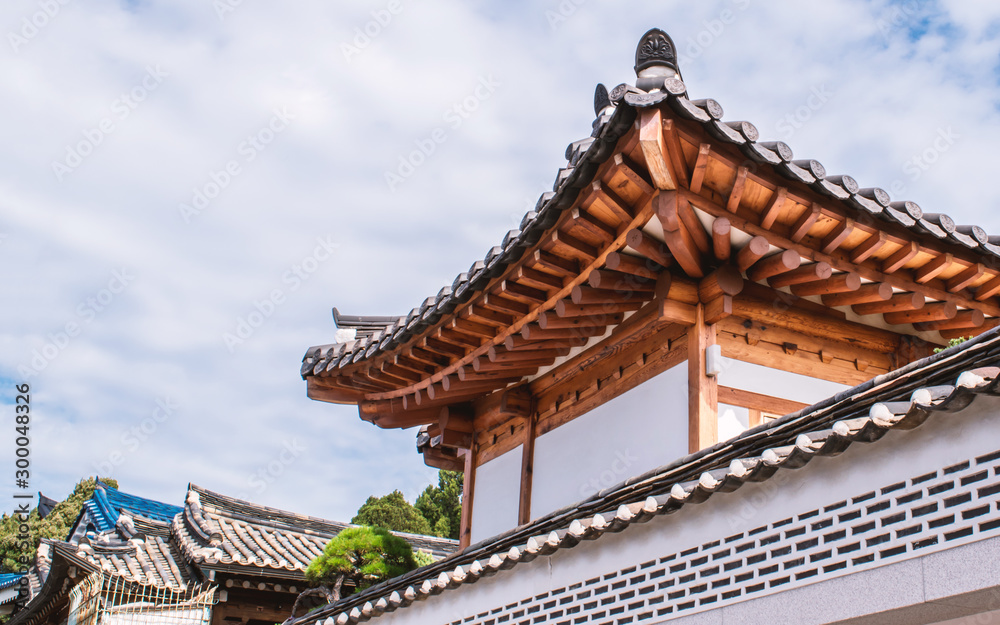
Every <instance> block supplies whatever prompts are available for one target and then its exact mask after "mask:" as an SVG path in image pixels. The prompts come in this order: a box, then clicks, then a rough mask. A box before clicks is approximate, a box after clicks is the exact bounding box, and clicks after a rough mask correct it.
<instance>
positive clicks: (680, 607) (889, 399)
mask: <svg viewBox="0 0 1000 625" xmlns="http://www.w3.org/2000/svg"><path fill="white" fill-rule="evenodd" d="M635 70H636V72H637V80H636V84H635V85H634V86H632V85H625V84H623V85H619V86H618V87H615V88H614V89H613V90H611V92H610V93H608V92H607V91H606V90H605V89H604V88H603V87H601V86H599V87H598V89H597V95H596V101H595V111H596V115H597V118H596V119H595V121H594V123H593V132H592V133H591V136H589V137H587V138H585V139H581V140H580V141H577V142H574V143H573V144H571V145H570V146H569V148H568V149H567V152H566V157H567V159H568V162H567V164H566V166H565V168H563V169H561V170H560V171H559V174H558V176H557V178H556V182H555V185H554V187H553V191H552V192H551V193H546V194H544V195H543V196H542V197H541V198H540V199H539V201H538V204H537V206H536V208H535V210H534V211H532V212H529V213H528V214H527V215H526V216H525V218H524V220H523V221H522V224H521V228H520V229H519V230H514V231H511V232H509V233H507V235H506V236H505V237H504V238H503V242H502V244H501V245H499V246H497V247H494V248H493V249H491V250H490V251H489V253H488V254H487V255H486V257H485V258H484V259H483V260H482V261H477V262H475V263H474V264H473V265H472V267H470V269H469V270H468V271H467V272H465V273H462V274H460V275H459V276H458V277H457V278H456V280H455V281H454V283H453V284H452V285H451V286H450V287H445V288H444V289H442V290H441V291H440V292H439V293H438V294H437V295H436V296H434V297H430V298H428V299H427V300H426V301H425V302H424V303H423V304H422V305H421V306H420V307H419V308H416V309H414V310H413V311H411V312H410V313H409V314H408V315H405V316H401V317H398V318H397V317H380V318H370V317H355V318H347V317H344V316H341V315H339V314H338V315H337V317H338V319H337V320H338V324H339V326H340V328H341V330H340V331H339V332H338V339H340V340H339V341H338V342H336V343H334V344H330V345H322V346H318V347H313V348H311V349H309V350H308V351H307V353H306V355H305V357H304V360H303V364H302V370H301V372H302V375H303V377H304V378H305V380H306V382H307V393H308V395H309V397H311V398H313V399H316V400H321V401H327V402H333V403H347V404H357V406H358V410H359V413H360V416H361V418H362V419H364V420H367V421H370V422H372V423H374V424H375V425H377V426H379V427H383V428H409V427H415V426H420V427H421V433H420V435H419V438H418V448H419V450H420V452H421V453H423V456H424V459H425V461H426V463H427V464H429V465H431V466H435V467H443V468H449V469H462V470H463V471H464V472H465V489H466V490H465V493H464V502H463V524H462V540H463V545H464V546H466V547H467V548H466V549H465V550H464V551H462V552H461V553H459V554H456V555H454V556H452V557H450V558H447V559H445V560H444V561H441V562H439V563H436V564H434V565H431V566H429V567H425V568H423V569H419V570H417V571H414V572H412V573H410V574H407V575H405V576H403V577H400V578H397V579H395V580H392V581H390V582H387V583H385V584H382V585H380V586H377V587H374V588H371V589H368V590H366V591H365V592H363V593H360V594H358V595H355V596H350V597H346V598H345V599H343V600H341V601H340V602H338V603H336V604H333V605H330V606H327V607H325V608H323V609H321V610H319V611H317V612H314V613H312V614H310V615H309V616H308V617H307V618H304V619H300V620H298V621H297V624H298V625H308V624H311V623H314V622H316V623H318V622H321V621H322V622H323V623H324V624H325V625H348V624H353V623H359V622H366V621H369V620H371V621H375V622H379V623H388V624H392V625H405V624H409V623H451V625H459V624H460V623H461V624H473V625H499V624H503V623H518V624H521V623H524V624H527V623H532V624H537V623H550V622H551V623H560V624H562V623H566V624H569V623H574V624H575V623H584V622H601V623H611V622H615V623H634V622H641V621H647V622H660V621H665V620H670V619H680V620H681V621H682V622H692V623H694V622H698V623H703V622H704V623H708V622H711V623H716V622H723V620H725V622H730V619H732V621H733V622H737V621H738V622H774V623H820V622H834V621H837V622H839V621H847V620H849V619H854V620H850V622H851V623H888V622H906V623H917V622H919V623H932V622H943V621H947V620H948V619H953V618H957V617H960V616H965V615H970V614H981V613H984V612H990V611H995V610H1000V587H998V584H1000V564H998V562H1000V559H998V558H997V555H998V554H1000V510H998V506H1000V503H998V501H1000V451H998V449H1000V442H998V441H1000V418H998V413H1000V403H998V400H997V399H995V398H994V396H995V395H996V394H997V376H998V372H1000V369H998V368H997V366H996V365H997V364H998V363H1000V335H998V334H997V333H995V332H990V333H988V334H987V335H985V336H983V337H981V338H980V339H973V340H972V341H969V342H968V343H966V344H965V345H963V346H961V347H955V348H951V349H948V350H946V351H944V352H943V353H940V354H937V355H933V354H932V352H933V350H934V348H935V347H938V346H945V345H947V343H948V340H949V339H952V338H957V337H968V336H976V335H979V334H981V333H983V332H985V331H986V330H987V329H989V328H991V327H993V326H995V325H996V323H997V321H996V320H997V317H998V315H1000V301H998V299H997V295H998V293H1000V269H998V267H1000V265H998V262H997V261H998V257H1000V241H998V240H997V239H996V238H995V237H992V236H989V235H987V233H986V232H985V231H984V230H983V229H982V228H980V227H977V226H960V225H956V223H955V222H954V221H953V220H952V219H951V218H950V217H948V216H947V215H945V214H942V213H930V212H924V211H923V210H922V209H921V208H920V207H919V206H918V205H917V204H915V203H913V202H909V201H894V200H893V199H892V198H890V197H889V195H888V193H886V192H885V191H883V190H882V189H879V188H875V187H870V188H862V187H861V186H860V185H859V184H858V183H857V182H856V181H855V180H854V179H853V178H851V177H850V176H847V175H829V174H828V173H827V172H826V171H825V169H824V168H823V166H822V165H821V164H820V163H819V162H818V161H815V160H811V159H796V158H795V157H794V156H793V154H792V150H791V148H790V147H789V146H787V145H786V144H784V143H782V142H766V141H759V140H758V133H757V129H756V128H755V127H754V126H753V125H752V124H750V123H748V122H743V121H727V120H725V118H724V116H723V110H722V107H721V106H720V105H719V103H718V102H716V101H714V100H711V99H694V98H692V97H690V96H689V95H688V93H687V89H686V87H685V85H684V83H683V82H682V80H681V75H680V69H679V68H678V66H677V62H676V56H675V48H674V45H673V42H672V41H671V39H670V37H669V36H668V35H667V34H666V33H664V32H663V31H660V30H651V31H650V32H649V33H647V34H646V35H645V36H644V37H643V39H642V40H641V42H640V45H639V47H638V49H637V51H636V58H635ZM352 330H355V334H354V336H351V334H352V332H351V331H352ZM345 339H346V340H345ZM918 426H919V427H918ZM720 433H721V434H722V435H721V436H720ZM876 441H877V442H876ZM856 443H873V445H872V446H869V445H864V444H861V445H859V444H856ZM792 469H796V470H795V471H792ZM713 495H714V496H713ZM691 504H695V505H691ZM470 545H471V546H470ZM508 569H509V570H508ZM435 595H440V596H435ZM422 599H427V600H426V601H420V600H422ZM845 599H846V600H845Z"/></svg>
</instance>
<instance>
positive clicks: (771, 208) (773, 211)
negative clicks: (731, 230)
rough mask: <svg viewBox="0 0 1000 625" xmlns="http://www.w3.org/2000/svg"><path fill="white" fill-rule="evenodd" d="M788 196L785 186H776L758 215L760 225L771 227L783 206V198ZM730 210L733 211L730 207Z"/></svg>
mask: <svg viewBox="0 0 1000 625" xmlns="http://www.w3.org/2000/svg"><path fill="white" fill-rule="evenodd" d="M787 198H788V189H786V188H785V187H778V189H777V191H775V192H774V193H773V194H772V195H771V201H770V202H768V203H767V207H766V208H765V209H764V212H763V213H761V215H760V227H761V228H767V229H768V230H770V229H771V226H773V225H774V220H775V219H777V218H778V215H780V214H781V209H783V208H784V207H785V200H786V199H787ZM727 208H728V207H727ZM730 211H731V212H735V211H733V210H732V209H730Z"/></svg>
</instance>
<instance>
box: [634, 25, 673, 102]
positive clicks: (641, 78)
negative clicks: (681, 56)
mask: <svg viewBox="0 0 1000 625" xmlns="http://www.w3.org/2000/svg"><path fill="white" fill-rule="evenodd" d="M635 74H636V76H637V77H638V80H637V81H636V85H635V86H636V87H638V88H639V89H642V90H643V91H649V90H650V89H658V88H660V87H661V86H662V85H663V80H664V79H665V78H680V77H681V70H680V68H679V67H678V66H677V46H675V45H674V40H673V39H671V38H670V35H668V34H667V33H665V32H664V31H662V30H660V29H659V28H653V29H651V30H649V32H647V33H646V34H645V35H643V36H642V39H640V40H639V46H638V47H637V48H636V49H635ZM657 83H658V84H657Z"/></svg>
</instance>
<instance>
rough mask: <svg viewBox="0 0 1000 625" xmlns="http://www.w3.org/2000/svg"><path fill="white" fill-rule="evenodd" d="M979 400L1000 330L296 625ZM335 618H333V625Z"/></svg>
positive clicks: (999, 384)
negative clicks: (977, 398)
mask: <svg viewBox="0 0 1000 625" xmlns="http://www.w3.org/2000/svg"><path fill="white" fill-rule="evenodd" d="M979 395H1000V329H994V330H990V331H989V332H986V333H984V334H983V335H981V336H979V337H977V338H975V339H972V340H970V341H968V342H966V343H964V344H962V345H959V346H955V347H952V348H950V349H947V350H945V351H943V352H941V353H939V354H936V355H934V356H931V357H929V358H926V359H923V360H920V361H917V362H914V363H911V364H909V365H907V366H905V367H902V368H900V369H898V370H896V371H893V372H890V373H887V374H884V375H881V376H878V377H876V378H874V379H872V380H869V381H868V382H865V383H864V384H861V385H859V386H857V387H854V388H852V389H849V390H846V391H843V392H841V393H838V394H837V395H835V396H833V397H831V398H829V399H826V400H824V401H821V402H819V403H817V404H815V405H813V406H810V407H807V408H804V409H802V410H800V411H797V412H795V413H792V414H789V415H786V416H784V417H782V418H780V419H777V420H775V421H773V422H771V423H769V424H765V425H761V426H758V427H755V428H752V429H750V430H747V431H746V432H744V433H743V434H741V435H740V436H737V437H735V438H733V439H731V440H728V441H724V442H721V443H718V444H716V445H714V446H712V447H710V448H707V449H704V450H702V451H699V452H697V453H695V454H691V455H689V456H686V457H684V458H681V459H679V460H677V461H675V462H673V463H671V464H669V465H666V466H663V467H660V468H658V469H655V470H653V471H649V472H647V473H645V474H643V475H639V476H636V477H633V478H630V479H628V480H627V481H625V482H623V483H621V484H619V485H617V486H614V487H611V488H608V489H605V490H603V491H601V492H600V493H597V494H596V495H594V496H592V497H591V498H589V499H587V500H584V501H581V502H579V503H577V504H575V505H572V506H568V507H566V508H563V509H561V510H558V511H556V512H553V513H551V514H548V515H546V516H544V517H542V518H540V519H538V520H536V521H533V522H532V523H529V524H527V525H523V526H521V527H518V528H516V529H514V530H511V531H509V532H506V533H504V534H501V535H499V536H495V537H492V538H489V539H487V540H484V541H482V542H480V543H478V544H476V545H473V546H471V547H469V548H467V549H465V550H463V551H462V552H460V553H457V554H455V555H453V556H451V557H449V558H446V559H444V560H441V561H439V562H436V563H434V564H432V565H429V566H426V567H422V568H420V569H417V570H415V571H412V572H410V573H407V574H405V575H403V576H400V577H397V578H394V579H392V580H389V581H387V582H384V583H382V584H379V585H378V586H374V587H372V588H369V589H367V590H365V591H363V592H361V593H358V594H355V595H351V596H348V597H345V598H344V599H342V600H341V601H339V602H337V603H334V604H330V605H328V606H326V607H324V608H321V609H319V610H316V611H314V612H311V613H310V614H307V615H305V616H303V617H301V618H299V619H296V620H295V621H294V623H295V625H307V624H309V623H314V622H320V621H323V622H324V623H325V625H348V624H350V623H358V622H363V621H366V620H368V619H369V618H371V617H373V616H375V615H377V614H381V613H383V612H391V611H393V610H396V609H402V608H405V607H407V606H408V605H410V604H411V603H413V602H414V601H418V600H422V599H427V598H428V597H430V596H432V595H437V594H440V593H442V592H452V591H459V590H461V588H462V587H463V586H464V585H465V584H470V583H475V582H476V581H478V580H479V579H481V578H483V577H489V576H492V575H494V574H496V573H499V572H501V571H503V570H507V569H512V568H516V566H517V565H518V564H520V563H524V562H530V561H531V560H534V559H535V558H537V557H541V556H546V555H549V554H552V553H554V552H556V551H558V550H561V549H571V548H573V547H575V546H576V545H577V544H579V543H580V542H581V541H584V540H595V539H599V538H600V537H602V536H603V535H605V534H607V533H617V532H621V531H623V530H626V529H628V528H629V527H630V526H632V525H634V524H638V523H644V522H646V521H649V520H650V519H652V518H654V517H655V516H657V515H663V514H672V513H675V512H677V511H679V510H681V509H683V508H684V507H685V506H686V505H687V504H690V503H701V502H704V501H706V500H707V499H708V498H710V497H712V496H714V495H721V496H724V495H725V493H729V492H732V491H733V490H735V489H736V488H738V487H739V486H741V485H742V484H745V483H747V482H761V481H765V480H768V479H770V478H771V477H772V476H773V475H774V474H775V473H777V472H778V471H782V470H787V469H796V468H800V467H802V466H804V465H805V464H807V463H809V462H810V461H811V460H813V459H814V458H817V457H822V456H833V455H837V454H840V453H842V452H844V451H845V450H846V449H847V448H848V447H850V446H851V445H853V444H854V443H857V442H862V443H874V442H876V441H878V440H879V439H881V438H882V437H883V436H884V435H885V434H886V433H887V432H889V431H890V430H908V429H913V428H916V427H919V426H920V425H921V424H923V423H924V422H925V421H927V420H928V419H946V418H948V415H949V414H955V413H958V412H959V411H961V410H962V409H963V408H965V407H966V406H968V405H969V404H970V403H971V402H972V401H973V400H974V399H975V398H976V397H977V396H979ZM327 619H332V620H330V621H328V620H327Z"/></svg>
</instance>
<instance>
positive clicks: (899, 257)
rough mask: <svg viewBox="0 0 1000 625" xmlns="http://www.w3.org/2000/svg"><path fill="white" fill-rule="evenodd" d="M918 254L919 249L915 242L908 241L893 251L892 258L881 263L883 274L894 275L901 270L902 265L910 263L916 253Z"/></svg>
mask: <svg viewBox="0 0 1000 625" xmlns="http://www.w3.org/2000/svg"><path fill="white" fill-rule="evenodd" d="M918 252H920V247H919V246H917V242H916V241H910V242H909V243H906V244H904V245H903V246H902V247H901V248H899V249H898V250H897V251H895V252H894V253H893V254H892V256H890V257H889V258H887V259H885V262H884V263H882V272H883V273H890V274H891V273H895V272H896V271H898V270H900V269H902V267H903V265H905V264H906V263H908V262H910V260H912V259H913V257H914V256H916V255H917V253H918Z"/></svg>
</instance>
